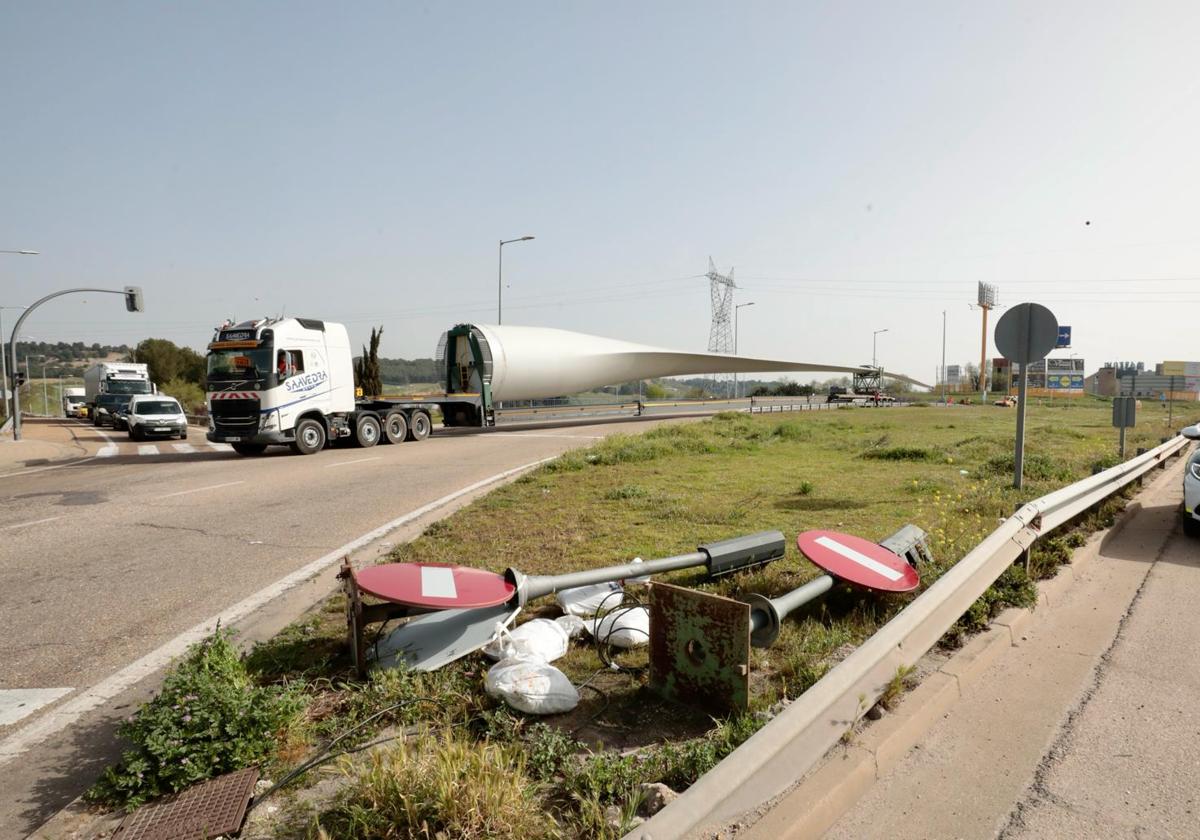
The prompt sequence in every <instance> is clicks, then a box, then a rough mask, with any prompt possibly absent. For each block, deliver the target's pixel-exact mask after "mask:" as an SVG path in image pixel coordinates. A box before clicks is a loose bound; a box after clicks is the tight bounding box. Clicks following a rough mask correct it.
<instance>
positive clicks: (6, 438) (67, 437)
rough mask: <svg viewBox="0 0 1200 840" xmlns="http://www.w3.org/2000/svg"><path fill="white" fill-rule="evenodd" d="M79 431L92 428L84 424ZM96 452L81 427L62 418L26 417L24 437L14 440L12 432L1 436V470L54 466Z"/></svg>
mask: <svg viewBox="0 0 1200 840" xmlns="http://www.w3.org/2000/svg"><path fill="white" fill-rule="evenodd" d="M79 430H80V431H82V432H84V433H87V432H89V431H90V429H89V427H86V426H82V425H81V426H79ZM92 454H94V453H93V452H92V451H90V450H89V448H88V446H87V445H86V441H85V440H83V439H82V438H81V436H80V435H78V432H77V430H76V429H75V428H73V427H72V426H69V425H66V424H64V423H63V421H62V420H61V419H51V420H42V419H30V418H26V419H25V421H24V423H22V425H21V440H13V438H12V434H11V432H10V433H8V434H5V435H2V436H0V473H10V472H14V471H18V470H22V469H29V468H37V467H44V466H50V465H52V464H56V463H60V462H65V461H72V460H75V459H77V458H86V457H87V456H89V455H92Z"/></svg>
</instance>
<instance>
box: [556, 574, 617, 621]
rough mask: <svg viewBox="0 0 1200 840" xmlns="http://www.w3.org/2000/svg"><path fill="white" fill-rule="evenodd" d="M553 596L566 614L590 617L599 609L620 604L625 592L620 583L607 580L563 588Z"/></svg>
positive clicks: (607, 608) (610, 607) (608, 608)
mask: <svg viewBox="0 0 1200 840" xmlns="http://www.w3.org/2000/svg"><path fill="white" fill-rule="evenodd" d="M554 598H555V600H557V601H558V605H559V606H560V607H562V611H563V612H565V613H566V614H567V615H577V616H580V617H582V618H590V617H591V616H593V615H595V614H596V613H597V612H598V611H599V610H601V609H606V610H610V609H612V608H613V607H616V606H620V604H621V601H623V600H624V599H625V592H624V590H623V589H621V584H619V583H617V582H616V581H609V582H608V583H593V584H592V585H590V586H577V587H575V588H574V589H564V590H562V591H561V592H558V593H556V594H555V596H554Z"/></svg>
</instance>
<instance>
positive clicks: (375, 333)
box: [354, 326, 383, 397]
mask: <svg viewBox="0 0 1200 840" xmlns="http://www.w3.org/2000/svg"><path fill="white" fill-rule="evenodd" d="M382 337H383V327H382V326H380V327H379V329H372V330H371V339H370V342H369V345H368V346H369V349H368V347H363V354H362V355H361V356H359V358H358V361H357V362H355V363H354V384H355V385H356V386H357V387H359V388H362V392H363V395H364V396H368V397H378V396H379V395H380V394H382V393H383V381H382V379H381V378H380V376H379V339H381V338H382Z"/></svg>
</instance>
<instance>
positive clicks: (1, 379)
mask: <svg viewBox="0 0 1200 840" xmlns="http://www.w3.org/2000/svg"><path fill="white" fill-rule="evenodd" d="M37 253H38V252H37V251H28V250H24V249H22V250H20V251H0V254H19V255H21V256H25V257H33V256H37ZM5 309H24V307H23V306H0V314H3V310H5ZM7 367H8V365H7V363H6V362H5V360H4V323H3V319H0V383H2V384H0V401H2V402H3V405H4V416H5V417H7V416H8V372H7V370H6V369H7Z"/></svg>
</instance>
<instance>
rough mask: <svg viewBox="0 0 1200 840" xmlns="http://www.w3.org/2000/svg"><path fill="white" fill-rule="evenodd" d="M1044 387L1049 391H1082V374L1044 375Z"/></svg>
mask: <svg viewBox="0 0 1200 840" xmlns="http://www.w3.org/2000/svg"><path fill="white" fill-rule="evenodd" d="M1031 378H1032V377H1031ZM1046 387H1047V388H1049V389H1050V390H1051V391H1082V390H1083V374H1082V373H1049V374H1046Z"/></svg>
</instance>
